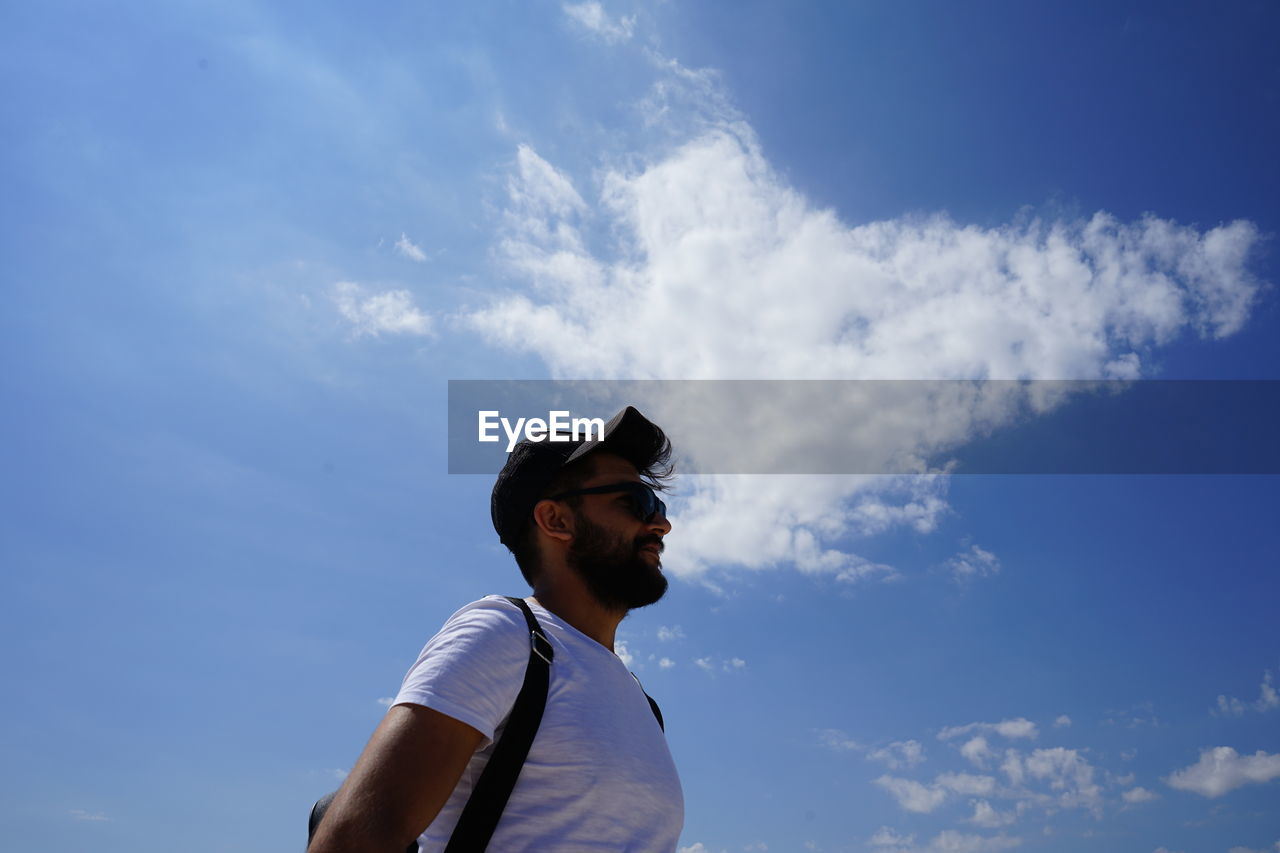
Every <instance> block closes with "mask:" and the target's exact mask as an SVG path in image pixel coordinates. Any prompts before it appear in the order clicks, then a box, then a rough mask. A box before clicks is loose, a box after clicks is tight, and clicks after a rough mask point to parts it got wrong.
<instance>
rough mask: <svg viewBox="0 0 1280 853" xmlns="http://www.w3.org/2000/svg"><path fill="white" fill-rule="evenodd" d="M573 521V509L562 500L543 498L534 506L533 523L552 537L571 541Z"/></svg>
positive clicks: (562, 540)
mask: <svg viewBox="0 0 1280 853" xmlns="http://www.w3.org/2000/svg"><path fill="white" fill-rule="evenodd" d="M573 522H574V517H573V511H572V510H570V509H569V507H568V506H567V505H566V504H563V503H561V502H560V501H551V500H542V501H538V503H537V504H535V505H534V507H533V523H534V524H536V525H537V526H538V529H539V530H541V531H542V532H543V533H545V534H546V535H547V536H550V537H551V538H552V539H557V540H559V541H561V542H565V543H567V542H569V541H571V540H572V539H573Z"/></svg>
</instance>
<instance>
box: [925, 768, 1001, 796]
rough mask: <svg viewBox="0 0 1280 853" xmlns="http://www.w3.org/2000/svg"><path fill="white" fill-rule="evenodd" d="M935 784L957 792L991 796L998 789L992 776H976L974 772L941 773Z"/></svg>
mask: <svg viewBox="0 0 1280 853" xmlns="http://www.w3.org/2000/svg"><path fill="white" fill-rule="evenodd" d="M934 784H936V785H937V786H938V787H940V788H943V789H945V790H948V791H951V792H952V793H955V794H965V795H970V796H973V795H982V796H989V795H990V794H991V793H992V792H993V791H994V790H995V789H996V780H995V779H994V778H993V777H991V776H975V775H973V774H972V773H939V774H938V778H937V779H935V780H934Z"/></svg>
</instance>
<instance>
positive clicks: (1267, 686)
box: [1215, 670, 1280, 717]
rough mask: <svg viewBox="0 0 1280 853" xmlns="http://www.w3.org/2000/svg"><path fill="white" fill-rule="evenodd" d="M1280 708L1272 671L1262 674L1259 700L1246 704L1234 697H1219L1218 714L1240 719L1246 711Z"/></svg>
mask: <svg viewBox="0 0 1280 853" xmlns="http://www.w3.org/2000/svg"><path fill="white" fill-rule="evenodd" d="M1276 708H1280V692H1277V691H1276V686H1275V684H1274V683H1273V681H1272V674H1271V670H1267V671H1266V672H1264V673H1263V674H1262V684H1260V685H1258V698H1257V700H1256V701H1254V702H1245V701H1243V700H1240V699H1237V698H1235V697H1234V696H1219V697H1218V707H1217V709H1216V711H1215V713H1216V714H1218V715H1220V716H1224V717H1239V716H1242V715H1243V714H1244V713H1245V711H1261V712H1266V711H1274V710H1275V709H1276Z"/></svg>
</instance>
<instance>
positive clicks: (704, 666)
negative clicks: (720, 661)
mask: <svg viewBox="0 0 1280 853" xmlns="http://www.w3.org/2000/svg"><path fill="white" fill-rule="evenodd" d="M693 663H694V666H696V667H698V668H699V669H701V670H702V671H703V672H715V670H716V667H715V664H714V663H712V662H711V658H696V659H695V660H694V662H693Z"/></svg>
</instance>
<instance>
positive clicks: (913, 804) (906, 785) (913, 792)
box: [875, 776, 947, 814]
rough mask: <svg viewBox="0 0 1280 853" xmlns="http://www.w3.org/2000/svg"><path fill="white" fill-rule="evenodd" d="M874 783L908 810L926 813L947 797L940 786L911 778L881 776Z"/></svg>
mask: <svg viewBox="0 0 1280 853" xmlns="http://www.w3.org/2000/svg"><path fill="white" fill-rule="evenodd" d="M875 784H876V785H878V786H879V787H881V788H883V789H884V790H886V791H888V792H889V793H890V794H892V795H893V798H894V799H895V800H897V801H898V805H899V806H900V807H902V808H903V809H905V810H906V811H909V812H918V813H920V814H928V813H929V812H931V811H933V810H934V809H936V808H938V806H940V805H942V804H943V803H944V802H946V799H947V792H946V791H945V790H943V789H942V788H939V787H937V786H928V785H922V784H920V783H919V782H916V781H915V780H913V779H901V778H898V777H896V776H881V777H880V778H879V779H876V780H875Z"/></svg>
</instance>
